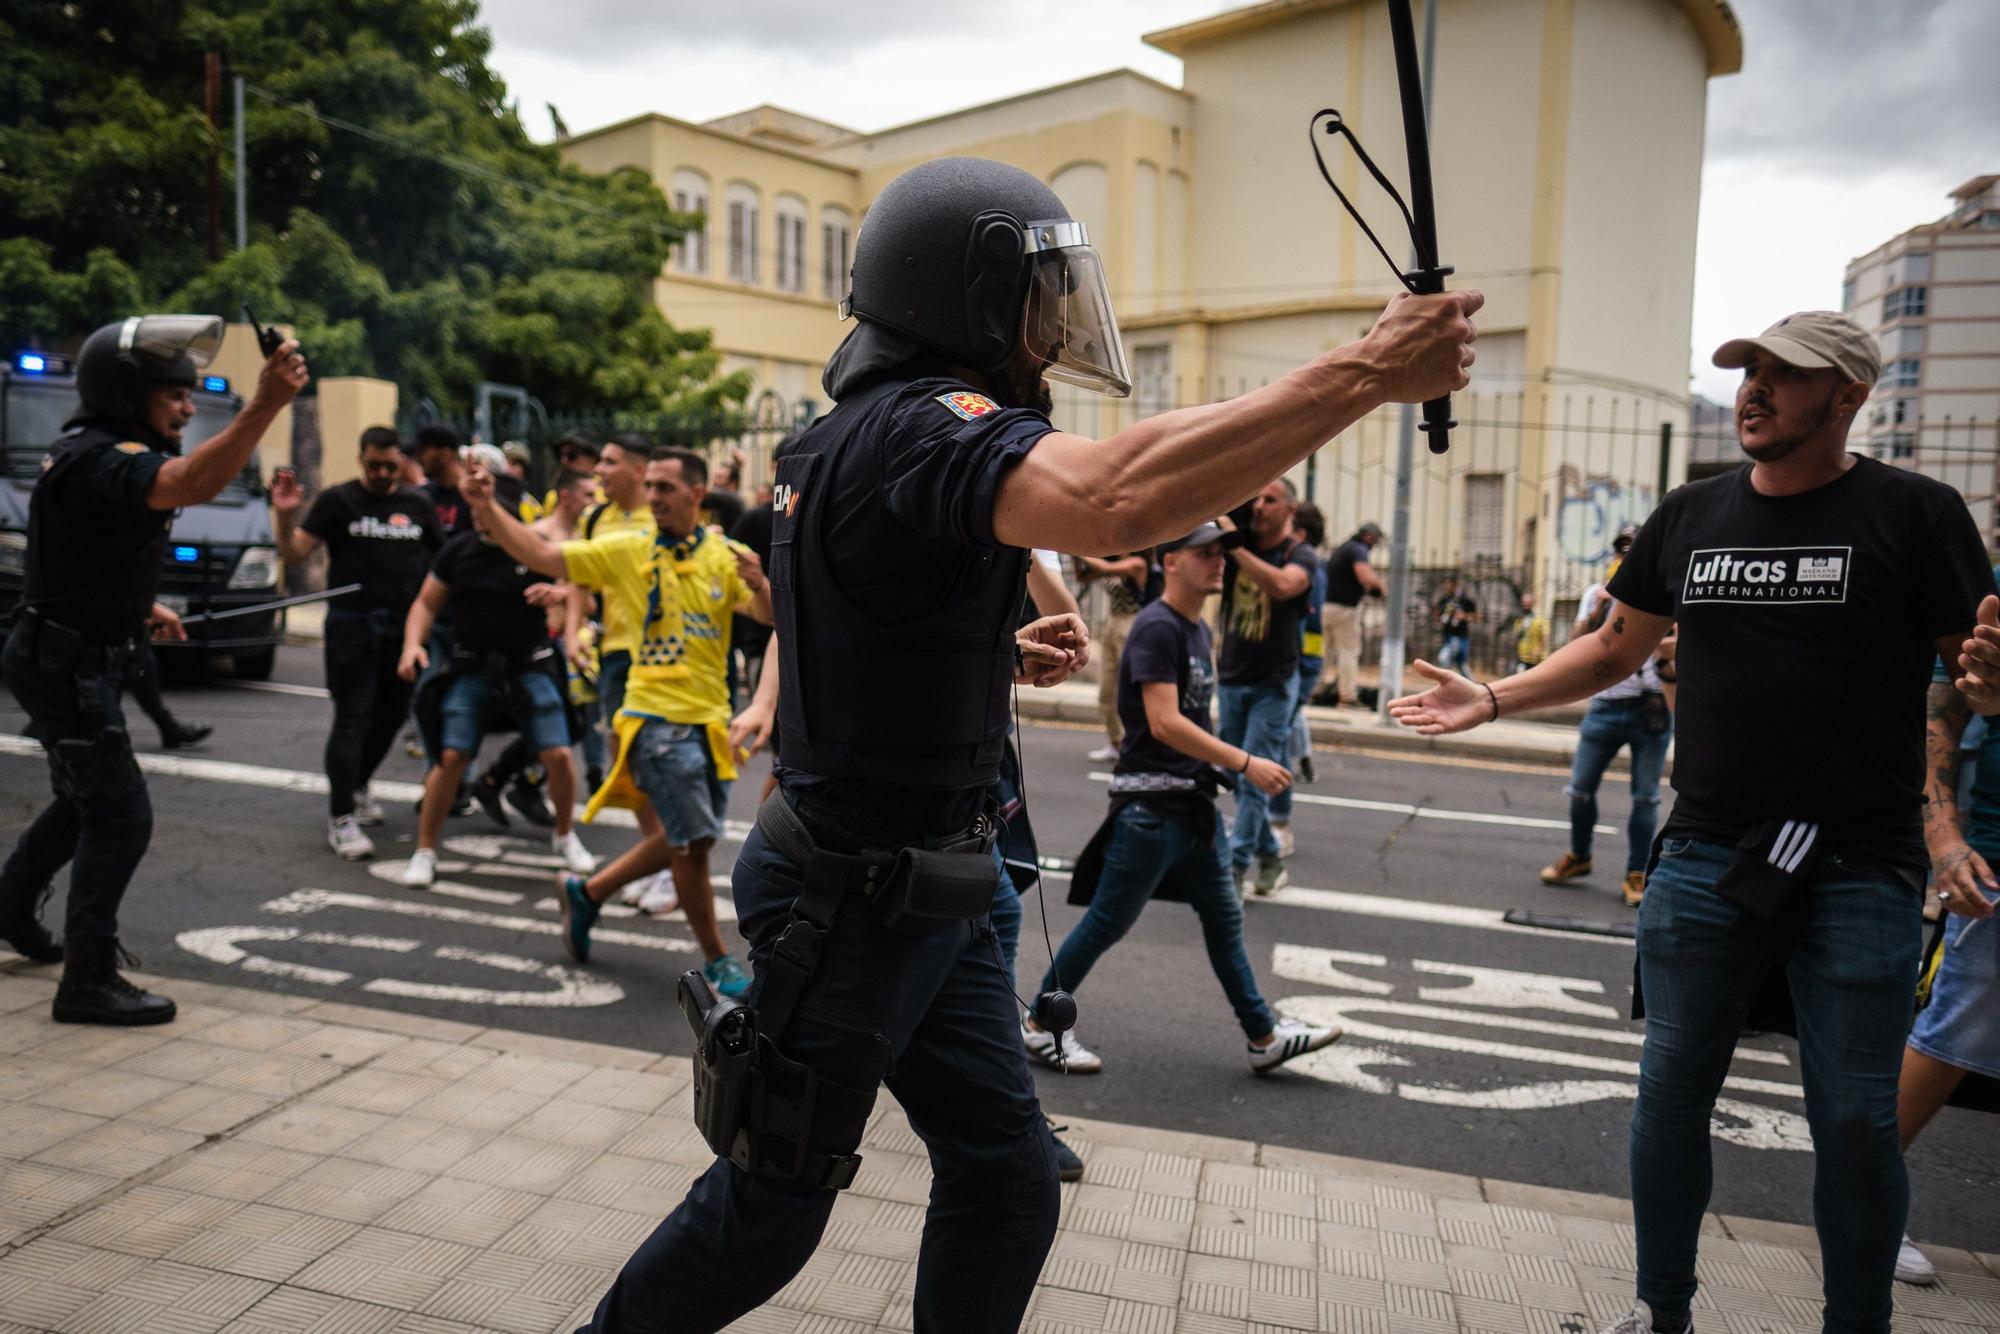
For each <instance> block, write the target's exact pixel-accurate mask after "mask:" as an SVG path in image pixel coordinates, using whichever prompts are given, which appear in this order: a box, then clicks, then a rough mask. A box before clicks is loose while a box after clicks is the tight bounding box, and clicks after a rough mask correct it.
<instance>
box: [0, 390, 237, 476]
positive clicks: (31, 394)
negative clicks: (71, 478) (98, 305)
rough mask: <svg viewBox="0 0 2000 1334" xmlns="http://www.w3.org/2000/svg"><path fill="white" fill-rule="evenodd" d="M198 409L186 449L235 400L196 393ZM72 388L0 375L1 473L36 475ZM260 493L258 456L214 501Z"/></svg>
mask: <svg viewBox="0 0 2000 1334" xmlns="http://www.w3.org/2000/svg"><path fill="white" fill-rule="evenodd" d="M194 401H195V406H196V407H197V408H198V409H199V411H197V412H196V413H195V415H194V420H193V421H191V422H189V423H188V426H187V430H186V432H184V433H183V435H182V437H181V450H182V452H184V453H185V452H186V451H187V450H190V449H193V448H194V447H195V446H196V445H199V444H201V443H202V442H203V441H205V440H207V439H209V438H210V437H211V436H213V435H215V434H216V433H217V432H218V431H220V430H221V429H222V428H223V427H225V426H227V425H228V424H229V423H230V421H231V420H232V419H233V418H234V417H235V416H236V400H235V399H234V398H233V397H230V396H227V395H223V394H209V393H202V392H197V393H196V394H195V396H194ZM76 409H77V401H76V390H75V389H74V388H73V387H72V386H71V385H70V384H69V383H68V382H67V381H64V380H27V379H19V378H15V377H12V376H8V377H5V378H4V379H0V474H4V475H5V476H6V477H9V478H12V479H15V480H22V481H31V480H33V479H34V478H36V477H39V476H40V475H41V471H42V457H43V455H45V454H47V453H48V452H49V446H50V445H51V444H53V443H54V442H55V441H56V440H57V439H58V438H59V437H61V435H62V433H63V423H64V422H66V421H68V420H69V419H70V416H71V415H72V414H73V413H75V412H76ZM261 494H263V486H262V484H261V483H260V482H259V481H258V471H257V461H256V460H255V458H253V459H252V460H251V462H250V465H249V466H248V467H246V468H245V469H244V470H243V471H242V472H241V473H240V474H238V475H237V476H236V477H235V478H234V479H233V480H232V481H231V482H230V483H229V485H228V486H227V487H225V488H224V489H223V492H222V494H221V495H219V496H217V497H216V498H215V502H214V503H217V504H223V505H241V504H244V503H245V502H247V501H249V500H250V499H251V498H252V497H254V496H258V495H261Z"/></svg>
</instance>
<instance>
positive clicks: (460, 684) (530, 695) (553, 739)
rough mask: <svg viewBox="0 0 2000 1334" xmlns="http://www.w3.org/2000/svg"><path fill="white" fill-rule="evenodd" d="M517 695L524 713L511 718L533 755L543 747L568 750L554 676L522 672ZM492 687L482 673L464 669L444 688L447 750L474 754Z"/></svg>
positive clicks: (565, 713)
mask: <svg viewBox="0 0 2000 1334" xmlns="http://www.w3.org/2000/svg"><path fill="white" fill-rule="evenodd" d="M516 684H517V685H518V686H519V687H520V695H519V696H518V697H517V699H516V700H515V708H516V709H517V710H520V709H521V708H522V707H523V706H525V709H526V712H525V716H521V717H516V718H515V719H514V724H515V726H516V727H517V728H518V729H519V730H520V733H521V739H522V740H523V741H525V742H526V743H527V746H528V749H529V751H530V752H532V753H533V754H536V755H539V754H541V753H542V752H543V751H546V750H567V749H569V711H568V709H566V708H565V707H564V705H563V701H562V694H561V692H559V691H558V690H557V689H556V683H555V678H553V677H551V676H550V675H549V674H548V673H547V672H543V671H533V670H530V671H525V672H522V673H521V674H520V675H519V677H517V678H516ZM492 699H493V687H492V685H491V683H490V682H488V681H487V679H486V673H484V672H465V673H463V674H462V675H459V676H455V677H453V678H452V679H451V684H449V685H447V686H446V687H445V688H444V707H443V711H442V712H443V723H444V728H443V731H444V741H443V745H444V748H445V749H446V750H456V751H459V752H461V753H463V754H466V755H477V754H478V753H479V743H480V742H481V741H483V740H485V739H486V722H487V715H488V712H489V706H490V705H491V704H492Z"/></svg>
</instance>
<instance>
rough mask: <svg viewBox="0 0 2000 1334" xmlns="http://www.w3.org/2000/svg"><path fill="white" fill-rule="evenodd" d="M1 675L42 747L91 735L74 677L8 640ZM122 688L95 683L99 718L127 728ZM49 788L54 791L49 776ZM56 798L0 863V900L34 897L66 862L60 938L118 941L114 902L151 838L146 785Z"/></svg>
mask: <svg viewBox="0 0 2000 1334" xmlns="http://www.w3.org/2000/svg"><path fill="white" fill-rule="evenodd" d="M0 673H4V674H5V676H6V679H7V687H8V689H10V690H12V691H13V692H14V698H15V699H17V700H19V701H20V704H21V707H22V708H24V709H26V710H27V711H28V732H29V734H30V735H31V736H33V737H34V738H35V739H36V740H37V741H39V742H41V743H42V745H44V746H51V745H54V744H55V743H56V742H58V741H66V740H71V739H79V738H83V737H85V736H87V735H88V733H87V732H86V730H85V728H84V721H83V710H82V707H81V705H80V703H79V701H78V699H77V686H76V678H75V677H74V676H72V675H69V674H66V673H56V672H48V671H44V670H43V669H42V668H41V667H40V666H39V665H38V664H37V663H35V662H32V661H30V659H29V658H28V655H27V654H25V653H23V652H21V650H20V647H19V644H18V642H17V640H16V639H15V638H14V637H12V636H9V638H8V640H7V647H6V649H5V651H4V652H3V653H0ZM123 684H124V683H123V682H122V681H120V680H119V679H117V678H115V677H112V676H106V677H104V678H102V679H101V682H100V691H101V696H100V697H101V701H102V703H101V707H102V708H103V710H104V721H105V722H106V723H107V724H109V725H112V726H123V725H124V713H123V711H122V710H121V709H120V708H119V696H120V694H121V693H122V691H123ZM50 786H51V790H52V791H54V782H53V777H52V778H51V784H50ZM54 795H55V800H54V801H53V802H51V803H50V804H49V806H48V808H47V809H45V810H44V811H43V812H42V813H41V814H40V815H38V816H37V817H35V820H34V823H32V824H30V825H29V826H28V828H27V829H26V831H24V832H23V833H22V835H21V837H20V839H19V840H18V841H17V842H16V843H15V844H14V851H13V853H12V855H10V856H9V857H8V858H7V861H6V864H5V865H4V866H0V895H6V896H9V897H12V896H15V895H31V894H38V893H40V892H41V889H42V886H44V885H46V884H49V883H50V882H51V881H53V880H54V879H55V877H56V874H57V872H59V871H61V870H62V868H63V866H64V865H65V864H66V863H67V864H69V866H70V875H69V899H68V908H67V915H66V917H65V919H64V927H63V931H64V934H65V935H69V936H77V937H82V936H115V935H117V934H118V904H119V901H120V900H122V899H123V898H124V897H125V887H126V886H127V885H129V884H131V883H132V874H133V872H135V871H137V870H138V869H139V862H140V861H141V860H142V859H143V858H144V857H145V855H146V847H147V845H148V844H149V843H151V842H152V840H153V803H152V799H151V798H150V797H148V796H147V795H146V785H145V783H144V782H143V781H140V782H137V783H134V784H133V786H132V790H131V791H130V792H127V793H125V794H124V795H122V796H117V797H95V798H91V799H89V800H84V801H76V800H73V799H71V798H69V797H66V796H64V795H63V794H62V793H61V792H60V791H55V792H54Z"/></svg>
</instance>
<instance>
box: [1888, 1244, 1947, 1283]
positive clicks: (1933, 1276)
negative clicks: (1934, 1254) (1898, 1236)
mask: <svg viewBox="0 0 2000 1334" xmlns="http://www.w3.org/2000/svg"><path fill="white" fill-rule="evenodd" d="M1896 1281H1897V1282H1898V1283H1914V1284H1916V1285H1917V1286H1918V1287H1920V1288H1928V1287H1929V1286H1930V1285H1931V1284H1933V1283H1935V1282H1937V1266H1935V1265H1933V1264H1932V1263H1931V1261H1930V1257H1929V1256H1927V1255H1925V1254H1924V1253H1923V1252H1922V1251H1920V1250H1918V1249H1917V1243H1915V1242H1914V1241H1911V1240H1910V1234H1909V1233H1907V1232H1905V1233H1904V1234H1903V1244H1902V1247H1901V1248H1900V1249H1898V1250H1897V1252H1896Z"/></svg>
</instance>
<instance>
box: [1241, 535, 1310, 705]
mask: <svg viewBox="0 0 2000 1334" xmlns="http://www.w3.org/2000/svg"><path fill="white" fill-rule="evenodd" d="M1257 554H1258V556H1260V557H1262V558H1263V559H1264V560H1265V561H1266V562H1268V563H1269V564H1272V565H1275V566H1277V567H1278V568H1279V569H1284V568H1286V567H1287V566H1297V567H1298V568H1299V569H1301V570H1304V571H1305V572H1306V588H1305V591H1304V592H1303V593H1300V594H1299V595H1298V596H1297V597H1295V598H1288V599H1286V600H1285V601H1283V602H1274V601H1272V600H1271V598H1270V597H1269V596H1267V595H1266V594H1265V592H1264V590H1263V589H1261V588H1259V587H1258V586H1257V585H1256V584H1254V583H1252V582H1251V581H1250V580H1249V579H1248V578H1246V577H1245V576H1244V574H1243V572H1242V571H1241V570H1240V569H1239V568H1238V567H1237V564H1236V561H1235V559H1234V558H1233V557H1232V558H1231V559H1230V562H1229V572H1228V575H1227V577H1226V580H1225V582H1224V584H1223V588H1222V682H1223V684H1224V685H1232V686H1262V685H1272V684H1274V683H1276V682H1279V681H1285V680H1289V679H1290V678H1291V677H1292V676H1294V675H1296V674H1297V672H1298V670H1299V627H1300V626H1301V625H1302V624H1303V623H1304V621H1305V618H1306V613H1307V612H1308V611H1309V610H1310V608H1311V606H1312V579H1313V575H1314V574H1315V573H1316V572H1318V570H1319V556H1318V555H1317V554H1316V553H1315V552H1314V551H1313V549H1312V548H1311V547H1310V546H1308V545H1307V544H1306V543H1304V542H1294V541H1290V540H1287V541H1285V542H1283V543H1280V544H1279V545H1277V546H1275V547H1271V548H1269V549H1268V550H1265V551H1260V552H1258V553H1257Z"/></svg>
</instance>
